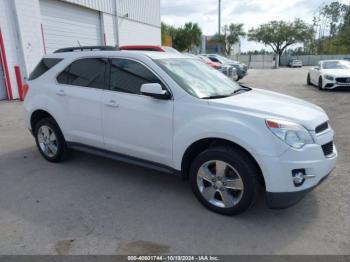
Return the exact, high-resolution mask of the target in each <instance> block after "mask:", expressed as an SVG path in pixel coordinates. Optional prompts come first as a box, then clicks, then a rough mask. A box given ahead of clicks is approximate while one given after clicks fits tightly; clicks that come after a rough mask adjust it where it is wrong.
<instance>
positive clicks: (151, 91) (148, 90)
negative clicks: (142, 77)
mask: <svg viewBox="0 0 350 262" xmlns="http://www.w3.org/2000/svg"><path fill="white" fill-rule="evenodd" d="M141 94H143V95H145V96H150V97H153V98H157V99H164V100H166V99H170V97H171V95H170V93H169V92H168V91H167V90H164V89H163V88H162V86H161V85H160V84H158V83H152V84H143V85H142V86H141Z"/></svg>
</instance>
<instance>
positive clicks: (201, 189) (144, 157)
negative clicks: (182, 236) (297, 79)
mask: <svg viewBox="0 0 350 262" xmlns="http://www.w3.org/2000/svg"><path fill="white" fill-rule="evenodd" d="M73 51H74V52H73ZM28 85H29V91H28V93H27V96H26V99H25V103H24V106H25V111H26V121H27V125H28V128H29V129H30V130H31V131H32V133H33V135H34V137H35V139H36V143H37V146H38V149H39V151H40V153H41V154H42V155H43V157H44V158H46V159H47V160H49V161H52V162H59V161H61V160H63V159H64V157H65V156H66V155H67V152H68V151H69V149H78V150H82V151H86V152H89V153H94V154H98V155H102V156H106V157H110V158H113V159H116V160H122V161H127V162H130V163H133V164H138V165H141V166H144V167H147V168H154V169H156V170H160V171H164V172H169V173H174V174H181V175H182V176H183V177H184V178H188V179H189V180H190V183H191V185H192V188H193V191H194V194H195V195H196V197H197V198H198V199H199V201H200V202H201V203H202V204H203V205H204V206H206V207H207V208H209V209H211V210H213V211H215V212H218V213H221V214H227V215H233V214H238V213H241V212H243V211H245V210H246V209H247V208H248V207H250V206H251V205H252V204H253V202H254V200H255V199H256V197H257V192H258V188H259V187H261V186H263V187H264V189H265V190H266V198H267V204H268V206H269V207H271V208H283V207H288V206H290V205H292V204H294V203H296V202H297V201H298V200H300V199H301V198H302V197H303V196H304V195H305V194H306V193H307V192H308V191H310V190H311V189H312V188H314V187H316V186H317V185H318V184H320V183H321V182H322V181H323V180H324V179H325V178H326V177H327V176H328V174H330V172H331V171H332V170H333V169H334V167H335V165H336V159H337V151H336V148H335V146H334V144H333V136H334V132H333V130H332V129H331V127H330V125H329V124H328V117H327V115H326V114H325V112H324V111H323V110H322V109H321V108H320V107H318V106H315V105H313V104H310V103H308V102H305V101H302V100H299V99H296V98H292V97H289V96H285V95H281V94H277V93H274V92H269V91H265V90H261V89H255V88H254V89H252V88H248V87H244V86H240V85H239V84H238V83H236V82H233V81H231V80H230V79H228V78H227V77H226V76H224V75H223V74H221V73H220V72H218V71H216V70H214V69H212V68H210V67H209V66H207V65H205V64H204V63H202V62H201V61H197V60H196V59H191V58H189V57H188V56H183V55H181V54H170V53H161V52H146V51H141V52H140V51H103V50H99V51H79V52H77V51H76V50H74V49H66V50H63V51H62V50H61V51H58V52H56V53H54V54H51V55H47V56H45V57H44V58H43V59H42V61H41V62H40V63H39V65H38V66H37V67H36V69H35V70H34V72H33V73H32V74H31V76H30V78H29V81H28Z"/></svg>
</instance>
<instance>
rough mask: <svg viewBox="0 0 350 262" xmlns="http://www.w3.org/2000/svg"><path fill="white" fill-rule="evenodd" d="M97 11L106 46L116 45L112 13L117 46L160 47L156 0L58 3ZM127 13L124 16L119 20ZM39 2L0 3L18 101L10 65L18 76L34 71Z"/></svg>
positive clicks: (40, 47) (39, 50)
mask: <svg viewBox="0 0 350 262" xmlns="http://www.w3.org/2000/svg"><path fill="white" fill-rule="evenodd" d="M61 1H65V2H70V3H73V4H77V5H80V6H85V7H87V8H90V9H94V10H97V11H100V12H101V24H102V32H103V33H104V34H105V35H106V41H107V44H108V45H116V44H117V43H116V42H117V29H116V11H115V8H117V10H118V14H119V16H120V17H119V19H118V24H119V40H120V43H119V44H120V45H126V44H152V45H160V44H161V30H160V0H61ZM126 14H128V17H123V16H125V15H126ZM41 23H42V17H41V13H40V4H39V0H0V28H1V31H2V34H3V38H4V43H5V49H6V56H7V61H8V69H9V74H10V82H11V87H12V94H13V98H18V89H17V82H16V76H15V72H14V66H15V65H19V66H20V67H21V71H22V75H23V76H28V74H29V73H30V72H31V71H32V70H33V69H34V67H35V66H36V64H37V63H38V61H39V60H40V59H41V57H42V56H43V55H44V45H43V41H42V34H41Z"/></svg>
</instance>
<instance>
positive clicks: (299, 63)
mask: <svg viewBox="0 0 350 262" xmlns="http://www.w3.org/2000/svg"><path fill="white" fill-rule="evenodd" d="M288 66H289V67H303V61H301V60H299V59H291V60H289V63H288Z"/></svg>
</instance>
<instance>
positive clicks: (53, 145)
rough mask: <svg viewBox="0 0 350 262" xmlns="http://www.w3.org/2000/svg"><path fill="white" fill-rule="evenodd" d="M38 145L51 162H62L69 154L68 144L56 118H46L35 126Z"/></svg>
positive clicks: (42, 153)
mask: <svg viewBox="0 0 350 262" xmlns="http://www.w3.org/2000/svg"><path fill="white" fill-rule="evenodd" d="M34 135H35V141H36V144H37V147H38V149H39V151H40V153H41V155H42V156H43V157H44V158H45V159H46V160H48V161H50V162H60V161H62V160H63V159H64V157H65V156H66V155H67V145H66V141H65V140H64V137H63V135H62V132H61V130H60V128H59V127H58V125H57V124H56V122H55V120H53V119H52V118H45V119H42V120H40V121H39V122H38V123H37V124H36V125H35V128H34Z"/></svg>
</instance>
